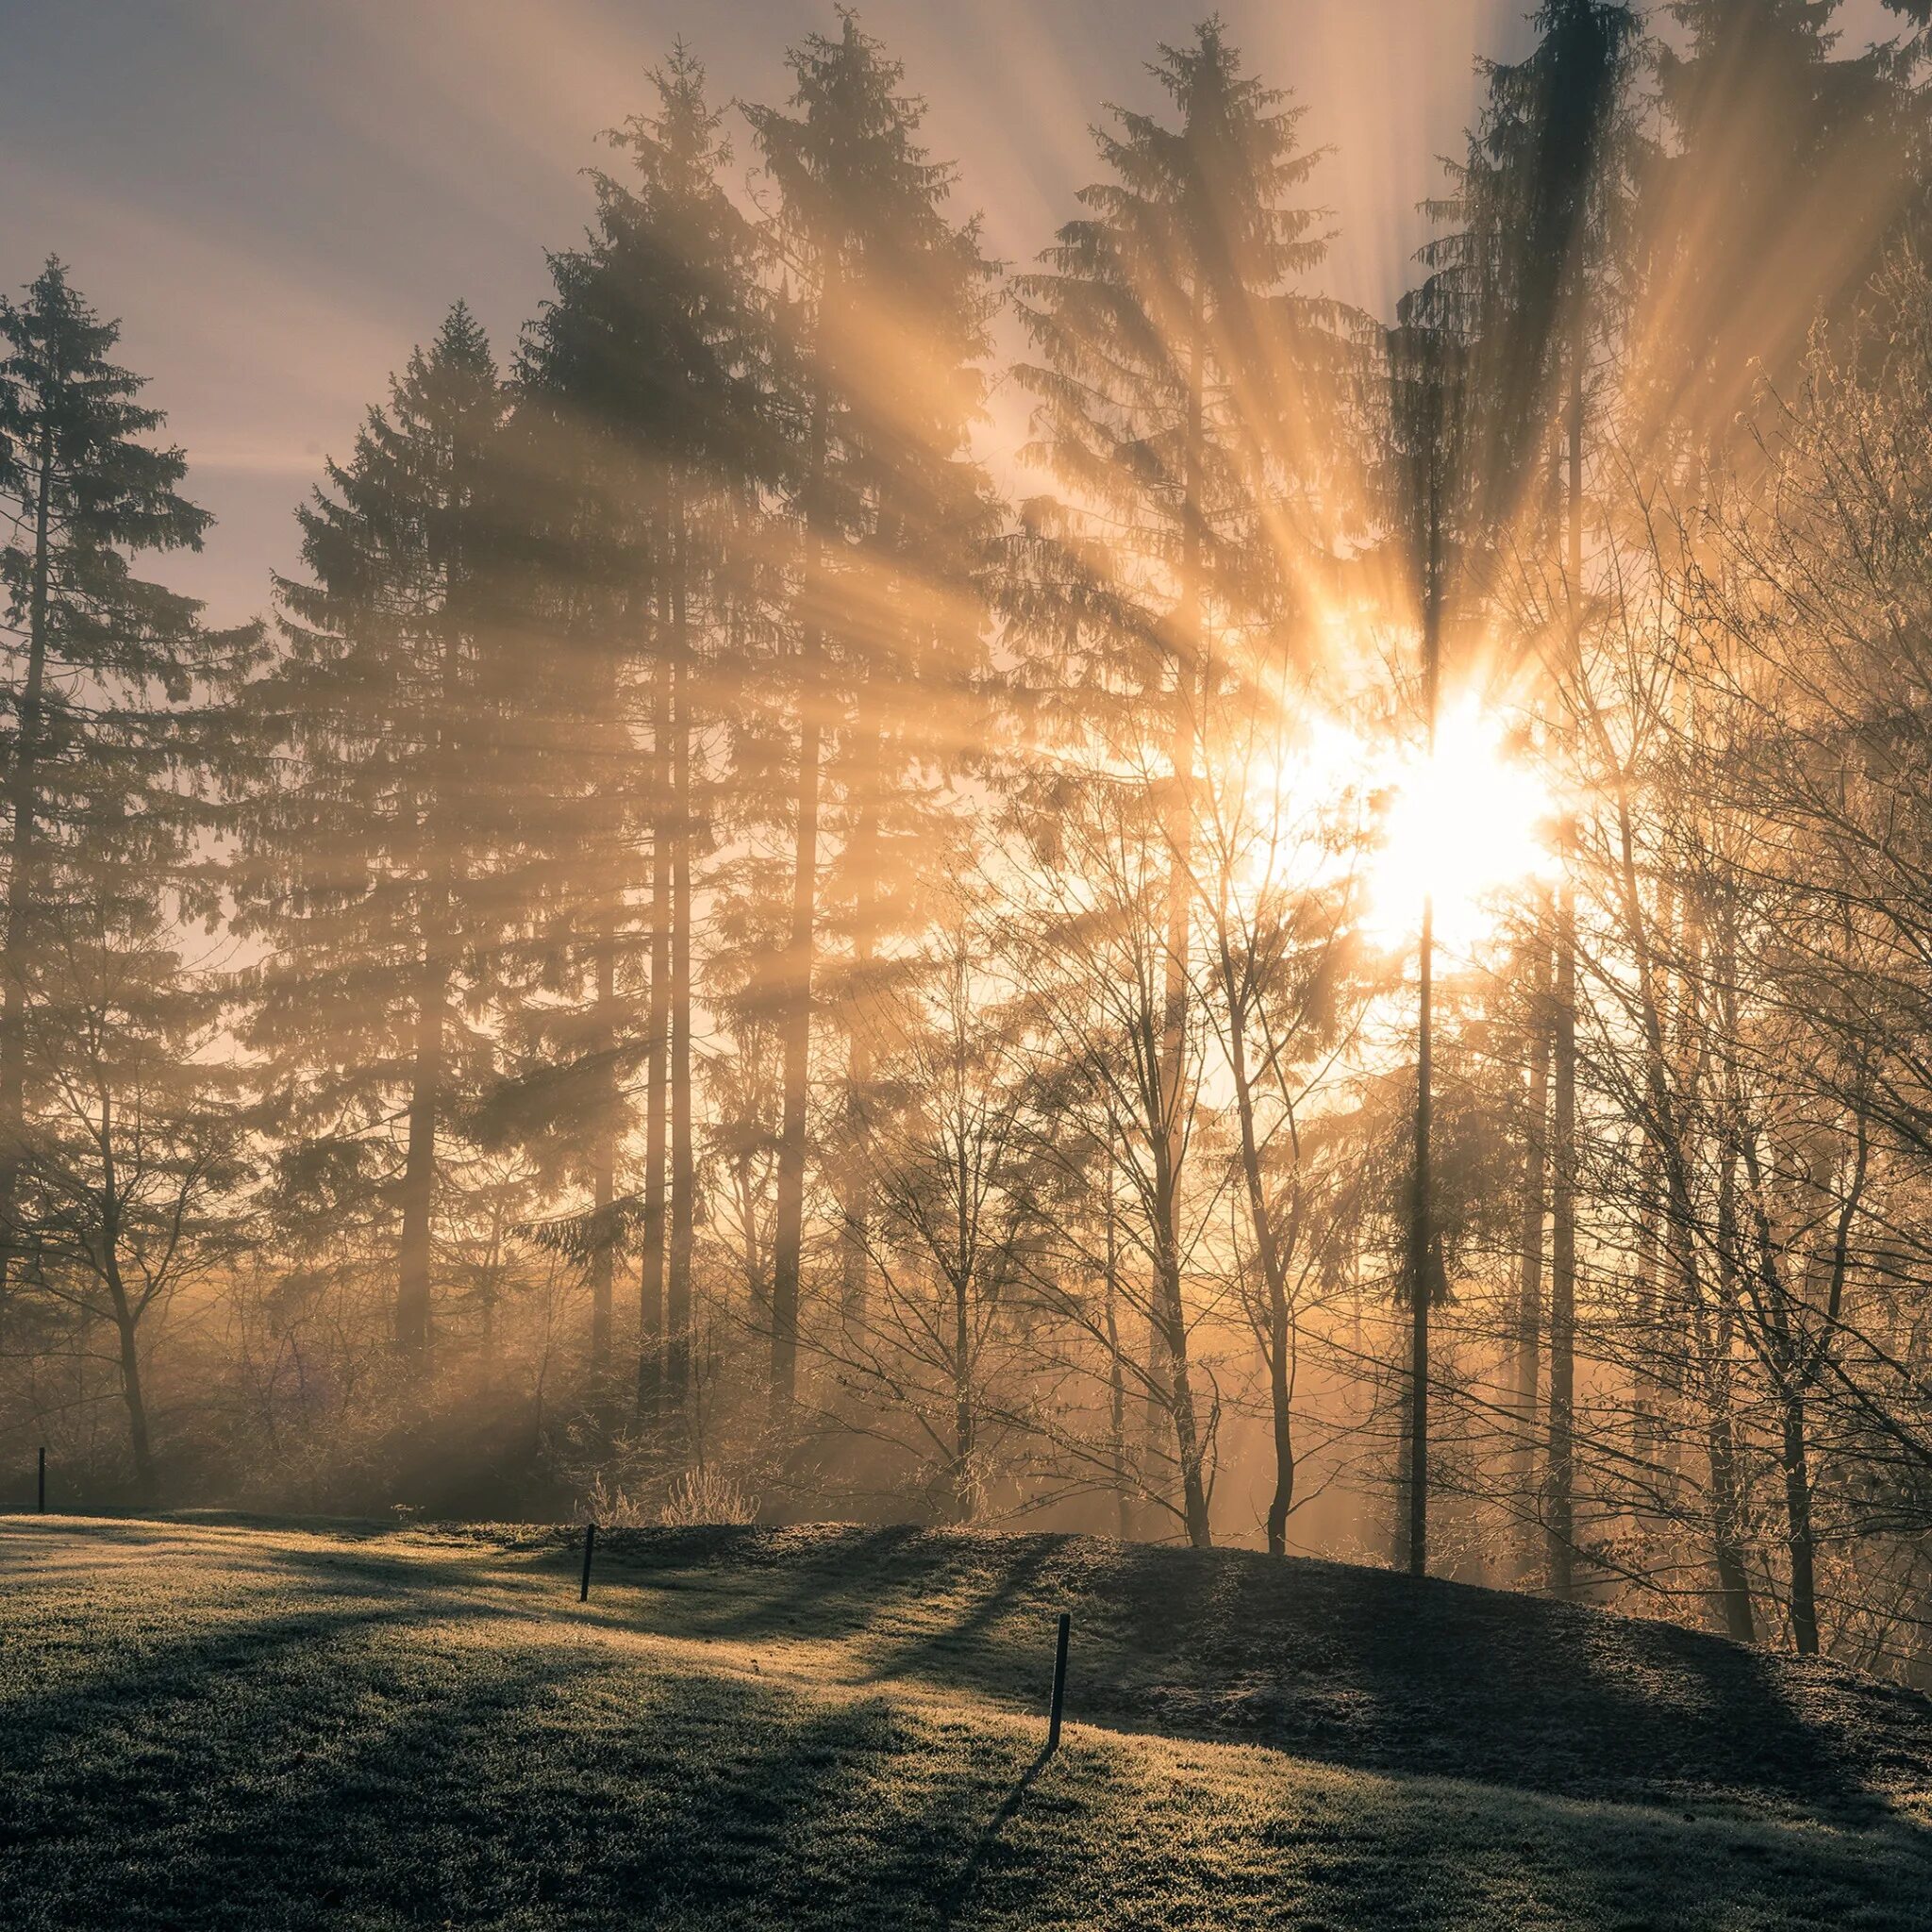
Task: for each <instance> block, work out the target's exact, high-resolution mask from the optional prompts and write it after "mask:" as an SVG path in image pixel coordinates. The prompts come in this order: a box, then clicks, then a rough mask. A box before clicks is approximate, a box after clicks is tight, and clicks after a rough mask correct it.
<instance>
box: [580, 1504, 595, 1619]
mask: <svg viewBox="0 0 1932 1932" xmlns="http://www.w3.org/2000/svg"><path fill="white" fill-rule="evenodd" d="M596 1547H597V1525H596V1524H594V1523H587V1524H584V1580H583V1583H582V1585H581V1587H580V1588H579V1589H578V1591H577V1601H578V1603H580V1604H587V1603H589V1602H590V1600H591V1552H592V1551H593V1550H595V1548H596Z"/></svg>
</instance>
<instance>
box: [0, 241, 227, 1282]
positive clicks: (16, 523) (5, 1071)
mask: <svg viewBox="0 0 1932 1932" xmlns="http://www.w3.org/2000/svg"><path fill="white" fill-rule="evenodd" d="M119 339H120V325H119V324H118V323H113V322H104V321H103V320H101V318H100V317H99V316H98V315H96V314H95V313H94V311H93V310H92V308H89V306H88V305H87V303H86V302H85V301H84V300H83V299H82V298H81V296H80V295H79V294H78V293H77V292H76V291H75V290H74V288H73V287H72V286H71V285H70V284H69V282H68V279H67V272H66V269H65V268H64V267H63V266H62V264H61V263H60V262H58V261H57V260H52V259H50V260H49V261H48V263H47V265H46V267H45V268H44V269H43V270H42V273H41V274H40V275H38V276H37V277H36V278H35V280H34V281H33V282H32V284H31V285H30V286H29V287H28V288H27V290H26V291H25V297H24V299H23V300H22V301H20V302H19V303H17V304H16V303H6V304H4V305H0V347H4V351H5V355H4V359H0V514H4V515H5V517H6V520H7V523H8V525H9V528H10V533H11V534H10V538H9V541H8V543H7V545H6V548H5V549H4V551H0V579H4V583H5V590H6V607H5V616H4V630H0V636H4V640H5V645H6V648H7V650H8V654H9V656H10V658H11V659H12V663H13V675H12V677H11V678H10V680H9V684H8V700H7V709H8V718H7V731H6V757H7V768H6V781H5V783H6V791H5V801H6V814H7V832H6V837H7V889H6V890H7V898H6V909H5V915H4V919H5V924H4V931H0V1303H4V1298H5V1293H6V1288H7V1282H8V1274H9V1272H10V1270H11V1268H12V1265H13V1262H14V1259H15V1257H16V1255H17V1253H18V1249H19V1243H20V1239H21V1237H22V1235H23V1232H24V1230H23V1228H22V1214H21V1211H20V1202H19V1198H18V1190H19V1176H20V1170H21V1161H22V1158H23V1155H24V1150H25V1140H24V1135H25V1124H26V1119H27V1113H28V1107H29V1065H28V1061H29V1051H28V1049H29V1028H30V1025H31V1016H32V1014H33V1012H34V1010H35V1008H39V1007H42V1006H44V1005H47V1004H48V1003H50V1002H51V1003H58V1001H59V1000H61V999H62V998H63V997H64V990H63V987H62V983H61V978H60V975H59V974H58V972H57V971H51V970H50V967H49V964H48V961H49V959H50V958H51V957H52V955H53V949H55V948H57V947H58V944H59V943H60V942H61V941H62V940H63V938H64V937H66V936H67V935H68V934H69V933H70V931H71V929H72V928H73V926H74V924H75V921H77V920H85V919H89V918H93V917H96V916H104V915H108V914H111V913H112V912H113V910H114V909H115V908H124V907H125V908H142V907H145V906H146V905H148V904H149V903H150V895H151V893H152V892H153V891H154V890H155V889H156V882H157V880H158V879H162V878H170V877H172V878H173V879H174V881H175V883H176V884H177V885H179V886H181V887H183V888H184V889H187V888H189V887H191V885H192V883H193V882H192V878H191V874H190V870H189V866H188V861H189V860H190V859H191V858H193V857H194V856H195V839H196V834H197V832H198V830H199V829H200V828H201V827H202V826H203V825H204V824H205V823H206V820H207V812H206V807H205V804H204V803H203V800H204V799H205V796H206V793H205V791H204V790H203V789H202V788H199V787H198V786H197V785H196V783H195V782H194V779H195V776H196V771H197V768H198V767H200V766H202V765H203V764H204V763H205V762H208V761H212V760H215V759H218V758H222V757H224V756H225V750H224V747H223V746H222V744H221V743H220V741H218V740H216V739H214V738H212V737H210V736H209V735H208V732H207V730H206V729H205V727H206V726H207V724H208V721H209V705H210V703H211V700H212V698H213V696H214V692H215V688H216V687H217V686H218V685H219V684H220V682H221V681H222V680H223V679H224V678H225V676H227V675H229V674H230V673H231V672H232V671H234V670H235V669H236V668H238V666H239V664H240V663H241V661H242V658H245V655H246V652H247V649H248V647H249V644H250V641H251V639H252V633H250V632H247V631H238V632H222V633H215V632H209V631H208V630H206V629H205V628H204V627H203V625H202V624H201V621H200V609H201V607H200V606H199V605H198V604H197V603H196V602H195V601H194V600H193V599H192V598H189V597H184V596H181V595H179V594H178V593H176V592H175V591H170V590H167V589H166V588H164V587H163V586H161V585H159V584H156V583H152V582H149V581H147V580H145V579H143V578H141V577H138V576H136V575H134V572H133V569H132V568H131V560H132V559H133V558H137V557H139V556H141V555H142V554H143V553H146V552H150V551H167V550H175V549H184V548H185V549H198V548H200V545H201V541H202V538H203V535H204V533H205V532H206V531H207V529H208V524H209V522H210V521H211V520H210V518H209V516H208V512H207V511H206V510H202V509H198V508H195V506H194V505H193V504H192V503H190V502H189V501H188V500H187V498H185V497H184V496H182V495H181V494H180V492H179V490H178V488H177V486H178V485H179V484H180V482H181V480H182V477H183V476H184V475H185V474H186V470H187V459H186V458H185V457H184V456H183V455H182V453H181V451H180V450H178V449H175V448H169V447H159V446H157V445H156V444H155V443H154V442H153V441H150V440H149V439H151V438H152V437H153V436H154V434H155V433H156V432H157V431H158V429H160V427H161V426H162V424H163V422H164V420H165V419H164V418H163V416H162V414H161V412H160V411H158V410H157V409H154V408H148V407H147V406H145V405H144V404H142V402H141V401H140V400H139V398H140V395H141V391H142V388H143V386H144V382H145V378H143V377H142V376H139V375H133V374H132V373H131V372H129V371H127V370H125V369H123V368H121V367H119V366H117V365H116V364H115V363H113V362H112V361H111V360H110V359H109V357H110V354H111V352H112V350H113V348H114V345H115V343H116V342H117V341H119ZM195 894H196V896H197V903H198V905H199V906H200V907H201V908H203V909H205V908H206V905H207V900H206V895H205V892H202V891H200V889H199V888H198V887H196V888H195Z"/></svg>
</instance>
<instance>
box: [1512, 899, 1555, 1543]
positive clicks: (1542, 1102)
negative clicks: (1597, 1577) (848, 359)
mask: <svg viewBox="0 0 1932 1932" xmlns="http://www.w3.org/2000/svg"><path fill="white" fill-rule="evenodd" d="M1546 903H1547V902H1546ZM1535 946H1536V958H1535V959H1534V960H1533V962H1532V964H1531V967H1530V1011H1529V1055H1528V1058H1529V1070H1528V1071H1529V1082H1528V1092H1527V1095H1526V1098H1525V1102H1524V1133H1523V1228H1522V1238H1521V1247H1522V1254H1521V1257H1519V1264H1518V1272H1517V1282H1516V1366H1515V1391H1514V1393H1515V1403H1516V1428H1517V1450H1516V1456H1515V1457H1514V1461H1515V1464H1516V1488H1517V1493H1518V1495H1519V1497H1521V1498H1522V1499H1523V1502H1524V1507H1525V1508H1527V1507H1528V1506H1529V1499H1530V1498H1531V1497H1533V1496H1534V1495H1535V1494H1536V1491H1537V1483H1536V1462H1537V1457H1536V1437H1537V1377H1538V1372H1539V1370H1540V1368H1541V1360H1542V1315H1543V1223H1544V1221H1545V1219H1546V1218H1547V1215H1548V1211H1549V1189H1548V1174H1549V1128H1550V1013H1549V1003H1550V947H1549V941H1548V937H1547V935H1546V934H1545V932H1544V931H1543V929H1542V926H1541V923H1539V926H1538V930H1537V934H1536V939H1535ZM1540 1516H1541V1508H1538V1509H1537V1510H1535V1511H1534V1512H1533V1513H1531V1514H1530V1515H1529V1516H1528V1518H1527V1519H1526V1521H1525V1524H1524V1531H1525V1533H1524V1535H1523V1536H1522V1537H1521V1538H1520V1539H1519V1542H1518V1553H1517V1574H1518V1577H1519V1579H1526V1578H1527V1577H1528V1576H1529V1575H1530V1574H1531V1573H1532V1572H1533V1570H1534V1569H1535V1567H1536V1565H1537V1563H1538V1560H1539V1558H1540V1557H1541V1555H1542V1552H1541V1548H1540V1547H1539V1546H1538V1545H1539V1543H1540V1541H1541V1539H1540V1538H1539V1537H1537V1536H1536V1534H1535V1532H1534V1527H1533V1525H1534V1524H1535V1523H1536V1521H1537V1518H1538V1517H1540Z"/></svg>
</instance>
